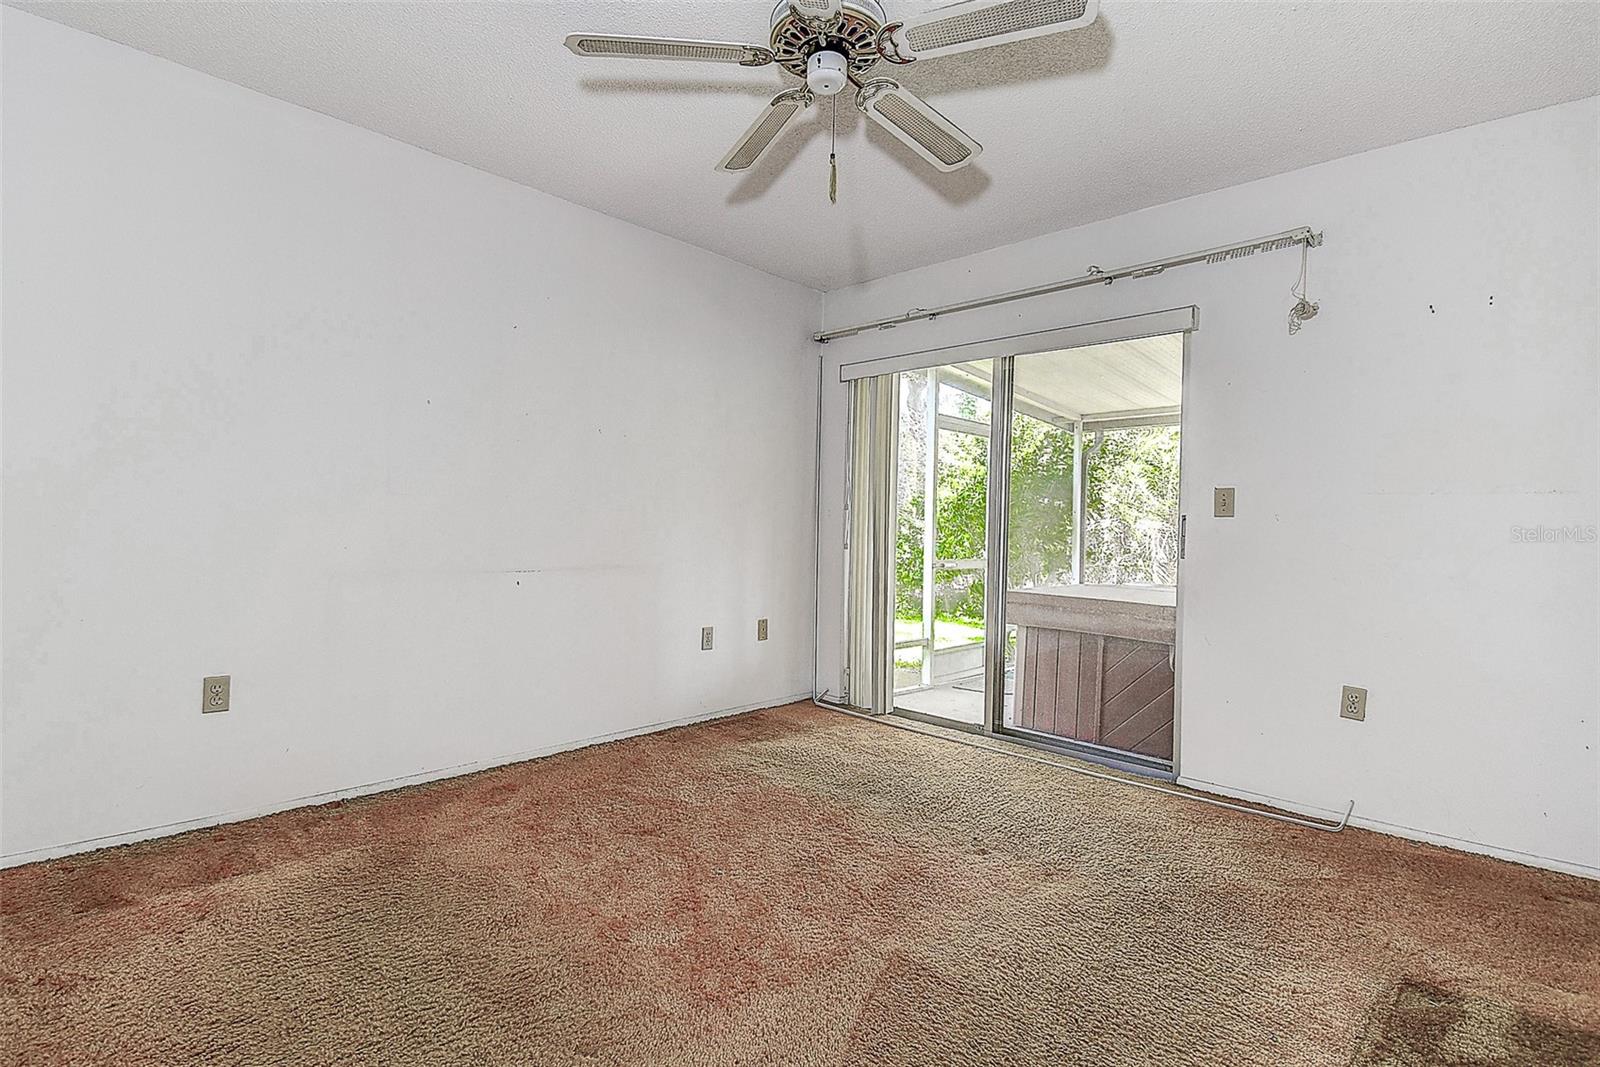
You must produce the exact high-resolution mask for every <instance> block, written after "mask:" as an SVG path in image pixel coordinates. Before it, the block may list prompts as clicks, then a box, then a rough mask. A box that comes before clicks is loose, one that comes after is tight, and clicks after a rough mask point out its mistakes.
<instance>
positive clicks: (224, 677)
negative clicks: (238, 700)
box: [200, 674, 233, 715]
mask: <svg viewBox="0 0 1600 1067" xmlns="http://www.w3.org/2000/svg"><path fill="white" fill-rule="evenodd" d="M232 689H233V676H232V675H229V674H214V675H212V676H211V677H209V678H202V679H201V680H200V713H201V714H202V715H212V714H215V713H217V712H221V711H227V710H228V705H229V702H230V700H231V699H232V695H233V694H232V692H231V690H232Z"/></svg>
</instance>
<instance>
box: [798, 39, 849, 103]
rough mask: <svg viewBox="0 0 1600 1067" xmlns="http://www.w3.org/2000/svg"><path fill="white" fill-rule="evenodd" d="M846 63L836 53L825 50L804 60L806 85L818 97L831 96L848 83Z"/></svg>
mask: <svg viewBox="0 0 1600 1067" xmlns="http://www.w3.org/2000/svg"><path fill="white" fill-rule="evenodd" d="M847 71H848V63H847V61H846V60H845V57H844V56H842V55H840V54H839V53H838V52H832V51H828V50H826V49H824V50H822V51H820V52H813V53H811V58H809V59H807V60H806V85H808V86H809V87H810V88H811V91H812V92H813V93H816V94H817V95H818V96H833V95H834V94H835V93H837V92H838V91H839V90H841V89H843V88H844V87H845V84H846V83H847V82H848V81H849V75H848V73H847Z"/></svg>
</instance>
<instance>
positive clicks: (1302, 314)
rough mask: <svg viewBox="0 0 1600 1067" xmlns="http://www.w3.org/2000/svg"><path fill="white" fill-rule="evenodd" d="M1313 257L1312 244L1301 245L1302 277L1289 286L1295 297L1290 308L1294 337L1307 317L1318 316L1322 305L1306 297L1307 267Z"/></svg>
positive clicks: (1290, 333)
mask: <svg viewBox="0 0 1600 1067" xmlns="http://www.w3.org/2000/svg"><path fill="white" fill-rule="evenodd" d="M1310 259H1311V245H1310V244H1309V243H1308V244H1303V245H1301V246H1300V277H1299V279H1298V280H1297V281H1296V282H1295V283H1294V284H1293V285H1291V286H1290V287H1289V295H1290V296H1292V297H1294V307H1292V308H1290V309H1289V336H1290V337H1293V336H1294V335H1295V334H1297V333H1299V332H1300V327H1302V326H1304V325H1305V324H1306V320H1307V319H1314V318H1316V317H1317V312H1318V311H1319V310H1321V309H1320V306H1319V305H1318V304H1317V303H1316V302H1315V301H1312V300H1308V299H1306V269H1307V267H1308V265H1309V262H1310Z"/></svg>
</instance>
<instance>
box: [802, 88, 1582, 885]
mask: <svg viewBox="0 0 1600 1067" xmlns="http://www.w3.org/2000/svg"><path fill="white" fill-rule="evenodd" d="M1597 129H1600V106H1597V101H1596V100H1593V99H1591V100H1585V101H1578V102H1575V103H1572V104H1565V105H1561V106H1558V107H1552V108H1548V109H1545V110H1542V111H1537V112H1533V113H1529V114H1526V115H1521V116H1516V117H1513V118H1509V119H1504V120H1501V121H1497V122H1493V123H1489V124H1486V125H1482V126H1477V127H1472V128H1468V129H1462V130H1457V131H1454V132H1451V133H1446V134H1443V135H1440V136H1437V137H1431V138H1427V139H1424V140H1420V141H1415V142H1411V143H1408V144H1402V145H1398V146H1395V147H1392V148H1385V149H1381V150H1378V151H1374V152H1369V153H1366V154H1363V155H1359V156H1354V157H1351V158H1347V159H1343V160H1338V161H1335V162H1331V163H1327V164H1324V165H1321V166H1317V167H1312V168H1309V169H1306V170H1302V171H1296V172H1293V173H1290V174H1284V175H1281V176H1278V177H1274V178H1270V179H1267V180H1264V181H1259V182H1254V183H1252V184H1249V185H1245V186H1240V187H1237V188H1233V189H1227V190H1223V191H1220V192H1217V193H1213V194H1209V195H1205V196H1200V197H1196V198H1193V199H1190V200H1185V201H1181V202H1178V203H1174V204H1169V205H1165V206H1162V207H1158V208H1153V209H1150V210H1148V211H1142V212H1138V213H1136V214H1133V215H1128V216H1124V217H1121V218H1116V219H1111V220H1109V221H1106V222H1103V223H1099V224H1096V225H1092V226H1086V227H1083V228H1080V229H1075V230H1069V231H1065V232H1062V233H1057V234H1052V235H1050V236H1047V237H1042V238H1039V239H1036V240H1032V241H1027V242H1023V243H1020V244H1014V245H1010V246H1007V247H1004V248H999V249H995V250H993V251H989V252H983V253H979V254H976V255H972V256H968V257H965V258H962V259H956V260H953V261H951V262H948V263H944V264H940V265H937V266H932V267H927V268H924V269H921V270H916V271H911V272H908V273H905V274H901V275H896V276H894V277H890V278H885V279H882V280H880V281H876V282H871V283H868V284H865V285H860V286H856V287H853V288H850V289H846V290H841V291H836V292H832V293H829V294H828V296H827V299H826V318H827V321H828V323H829V325H830V326H844V325H848V324H850V323H852V322H859V321H862V320H867V319H873V318H880V317H883V316H886V315H894V314H899V313H900V312H903V311H905V310H906V309H908V308H911V307H931V306H936V305H939V304H944V303H948V302H951V301H955V300H958V299H964V298H970V297H976V296H981V295H986V294H989V293H995V292H1000V291H1003V290H1008V289H1014V288H1021V287H1023V286H1028V285H1034V284H1038V283H1041V282H1045V281H1049V280H1052V279H1055V278H1063V277H1070V276H1073V275H1077V274H1080V273H1082V272H1083V270H1084V268H1085V267H1086V266H1087V265H1089V264H1092V263H1095V264H1100V265H1102V266H1106V267H1110V266H1119V265H1123V264H1129V263H1137V262H1141V261H1145V260H1150V259H1157V258H1160V257H1162V256H1166V255H1172V254H1176V253H1180V252H1186V251H1191V250H1194V249H1199V248H1206V247H1211V246H1215V245H1219V244H1226V243H1228V242H1230V241H1235V240H1242V239H1246V238H1249V237H1254V236H1259V235H1264V234H1269V233H1274V232H1277V231H1281V230H1286V229H1290V228H1292V227H1294V226H1300V225H1309V226H1313V227H1315V228H1317V229H1320V230H1323V231H1324V232H1325V233H1326V245H1325V246H1324V247H1323V248H1322V249H1320V250H1318V251H1316V252H1314V253H1312V257H1311V295H1312V297H1313V299H1316V300H1319V301H1320V302H1321V303H1322V312H1321V314H1320V315H1319V316H1318V317H1317V318H1316V319H1315V320H1314V321H1312V322H1311V323H1309V324H1308V325H1307V326H1306V328H1305V330H1304V332H1302V333H1301V334H1300V335H1298V336H1296V337H1292V338H1291V337H1290V336H1288V333H1287V328H1286V323H1285V316H1286V314H1287V311H1288V309H1289V305H1290V298H1289V294H1288V289H1289V285H1290V283H1291V282H1292V281H1293V279H1294V276H1295V275H1296V273H1297V272H1298V270H1299V265H1300V263H1299V255H1298V254H1297V253H1290V252H1279V253H1274V254H1270V255H1258V256H1256V257H1254V258H1252V259H1248V260H1243V261H1239V262H1236V263H1232V264H1228V265H1223V266H1214V267H1201V266H1197V267H1188V268H1184V269H1182V270H1176V271H1172V272H1170V273H1168V274H1166V275H1163V276H1161V277H1158V278H1153V279H1148V280H1142V281H1129V282H1123V283H1118V284H1116V285H1114V286H1111V287H1109V288H1104V287H1096V288H1093V289H1083V290H1076V291H1073V292H1069V293H1065V294H1060V295H1057V296H1053V297H1049V298H1042V299H1038V300H1032V301H1026V302H1022V303H1017V304H1012V305H1009V306H1005V307H1001V308H994V309H989V310H985V311H982V312H974V313H970V314H963V315H958V316H954V317H951V318H946V319H942V320H938V321H936V322H933V323H922V324H915V325H907V326H903V327H900V328H898V329H895V330H891V331H886V332H876V333H871V334H867V335H862V336H858V337H856V338H852V339H847V340H839V341H835V342H833V343H832V344H830V345H828V347H827V348H826V349H825V353H826V359H827V362H828V378H829V381H830V383H831V384H830V385H829V386H827V387H826V389H825V392H824V398H825V403H826V406H827V410H826V413H825V417H824V440H825V441H826V443H827V447H828V449H829V451H828V453H827V456H826V458H825V461H824V468H823V470H824V475H825V482H824V486H823V490H822V504H823V507H824V515H823V531H824V533H823V545H824V553H825V554H824V566H823V570H822V587H823V589H824V590H825V591H827V592H828V594H829V595H828V596H826V597H825V599H824V605H825V611H824V615H823V618H822V619H820V620H819V622H820V639H821V646H822V650H823V655H824V661H823V663H824V665H823V668H822V672H821V676H820V677H821V680H822V682H823V684H824V685H826V686H828V687H830V688H837V684H838V683H837V678H838V656H837V650H838V642H839V626H840V619H839V613H838V612H837V611H830V610H827V608H828V607H829V606H831V605H833V604H835V603H837V602H838V599H839V598H838V597H837V596H836V595H833V593H834V591H836V590H839V589H840V587H841V582H842V578H841V576H840V552H839V537H838V534H837V531H839V530H840V508H839V505H840V502H841V495H842V488H841V483H840V473H841V471H842V469H843V463H844V458H843V457H844V452H843V449H844V430H843V424H844V391H843V389H842V387H840V386H839V385H837V379H838V376H837V374H836V373H835V370H834V368H836V367H837V366H838V365H839V364H840V363H841V362H854V361H857V360H860V359H863V358H869V357H872V356H881V355H890V354H895V353H899V352H909V351H915V350H919V349H925V348H929V347H937V346H940V345H947V344H952V343H957V342H961V341H968V340H975V339H981V338H987V337H998V336H1004V335H1006V334H1012V333H1017V332H1021V331H1026V330H1036V329H1045V328H1049V327H1054V326H1061V325H1068V324H1072V323H1076V322H1085V321H1092V320H1095V319H1102V318H1107V317H1111V316H1116V315H1127V314H1133V313H1137V312H1141V311H1149V310H1156V309H1161V308H1168V307H1173V306H1179V305H1186V304H1196V305H1198V306H1199V307H1200V323H1201V328H1200V330H1199V331H1198V332H1197V333H1196V334H1195V335H1194V336H1193V343H1192V350H1191V359H1192V365H1191V374H1190V378H1189V380H1188V382H1187V408H1186V412H1185V426H1186V430H1185V433H1186V436H1185V440H1184V450H1183V459H1184V472H1183V476H1184V510H1185V512H1186V513H1187V514H1188V516H1189V544H1188V558H1187V560H1186V561H1185V563H1184V571H1183V582H1184V584H1185V590H1184V617H1183V621H1182V625H1183V633H1184V641H1185V647H1184V661H1183V681H1182V708H1183V711H1182V723H1181V730H1180V735H1181V736H1180V746H1181V766H1180V773H1181V775H1182V776H1183V778H1184V779H1185V780H1186V781H1193V782H1203V783H1211V784H1213V785H1216V786H1220V787H1222V788H1223V789H1224V790H1225V791H1228V792H1234V793H1240V794H1243V793H1253V794H1259V795H1263V796H1268V797H1272V798H1276V799H1278V800H1279V801H1282V802H1287V803H1289V804H1290V805H1292V806H1295V807H1298V808H1302V809H1306V810H1322V811H1325V812H1334V813H1342V812H1343V810H1344V807H1345V805H1346V803H1347V802H1348V801H1349V800H1351V799H1353V800H1354V801H1355V811H1356V815H1357V821H1358V822H1365V823H1367V824H1368V825H1377V826H1380V827H1381V828H1384V829H1390V830H1394V831H1397V832H1402V833H1406V834H1409V835H1412V836H1421V837H1429V836H1432V837H1437V838H1447V839H1450V840H1451V841H1452V842H1453V843H1455V844H1458V845H1464V846H1466V847H1472V848H1478V849H1482V850H1486V851H1497V852H1500V853H1502V854H1506V855H1514V856H1516V857H1518V858H1522V859H1526V860H1529V861H1530V862H1537V863H1543V864H1545V865H1549V866H1558V867H1567V868H1571V869H1583V868H1587V869H1588V873H1593V874H1600V793H1597V780H1600V727H1597V720H1600V714H1597V713H1600V681H1597V678H1600V676H1597V672H1596V654H1597V651H1600V629H1597V624H1596V604H1597V601H1600V572H1597V565H1596V563H1597V552H1600V549H1597V546H1596V545H1595V544H1594V543H1592V542H1590V543H1563V544H1528V543H1517V542H1516V541H1514V540H1513V534H1512V528H1513V527H1514V526H1538V525H1543V526H1546V527H1562V526H1572V525H1579V526H1591V527H1592V526H1593V525H1594V524H1595V523H1596V522H1597V521H1600V515H1597V481H1600V475H1597V470H1600V468H1597V463H1596V453H1597V445H1600V437H1597V412H1600V392H1597V366H1600V341H1597V326H1596V323H1597V313H1596V287H1597V277H1596V260H1597V233H1596V215H1597V209H1600V201H1597V192H1596V190H1597V174H1596V141H1597ZM1062 195H1063V196H1070V195H1072V188H1071V181H1070V175H1063V176H1062ZM1491 299H1492V305H1491ZM1215 485H1233V486H1237V487H1238V491H1239V495H1238V517H1237V518H1234V519H1228V520H1217V519H1213V518H1211V517H1210V512H1211V507H1210V490H1211V487H1212V486H1215ZM1344 683H1350V684H1355V685H1363V686H1366V687H1368V688H1369V689H1370V691H1371V695H1370V699H1369V704H1368V711H1367V721H1366V722H1365V723H1355V722H1349V721H1344V720H1341V719H1340V718H1339V717H1338V715H1337V707H1338V700H1339V688H1340V686H1341V684H1344Z"/></svg>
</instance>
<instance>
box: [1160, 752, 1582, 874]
mask: <svg viewBox="0 0 1600 1067" xmlns="http://www.w3.org/2000/svg"><path fill="white" fill-rule="evenodd" d="M1178 784H1179V785H1182V786H1187V787H1188V788H1190V789H1199V790H1201V791H1203V792H1206V793H1217V794H1220V795H1222V796H1226V797H1233V798H1234V799H1236V800H1249V801H1253V802H1255V803H1257V804H1267V805H1270V806H1272V807H1274V808H1282V809H1283V810H1285V811H1292V812H1295V813H1297V814H1300V815H1314V816H1316V817H1318V818H1323V819H1328V820H1331V821H1332V822H1338V821H1339V819H1340V818H1342V817H1343V816H1344V812H1343V810H1335V809H1333V808H1324V807H1320V806H1318V805H1315V804H1304V803H1301V802H1300V801H1297V800H1286V799H1284V798H1283V797H1275V796H1270V795H1268V794H1266V793H1252V792H1250V791H1249V790H1248V789H1235V788H1234V787H1232V786H1227V785H1219V784H1218V783H1216V782H1207V781H1205V780H1204V779H1201V778H1181V777H1180V778H1179V779H1178ZM1350 825H1351V826H1358V827H1360V828H1361V829H1363V830H1373V831H1376V832H1377V833H1380V834H1388V835H1389V836H1391V837H1403V838H1406V839H1408V840H1411V841H1424V842H1427V843H1428V844H1430V845H1442V846H1443V847H1445V848H1453V849H1455V850H1456V851H1458V852H1474V853H1477V854H1478V855H1480V856H1493V857H1494V858H1495V859H1501V860H1509V861H1510V862H1512V863H1520V864H1522V865H1523V866H1525V867H1542V868H1543V869H1545V870H1547V871H1560V872H1561V873H1562V874H1575V875H1577V876H1578V877H1580V878H1594V879H1600V867H1591V866H1589V865H1588V864H1584V863H1574V862H1573V861H1571V860H1560V859H1555V858H1554V857H1552V856H1541V855H1538V854H1537V853H1533V852H1519V851H1517V850H1516V849H1513V848H1502V847H1500V846H1499V845H1486V844H1484V843H1483V842H1482V841H1469V840H1467V839H1466V838H1463V837H1450V836H1449V835H1447V834H1436V833H1433V832H1432V831H1429V830H1419V829H1417V828H1416V827H1415V826H1405V825H1402V824H1400V823H1392V822H1384V821H1383V820H1381V819H1368V818H1365V817H1363V816H1362V815H1361V805H1360V804H1359V803H1357V804H1356V810H1355V812H1354V813H1353V814H1352V815H1351V816H1350Z"/></svg>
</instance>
